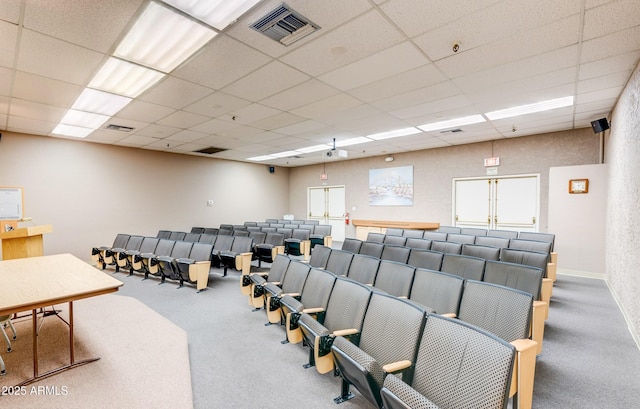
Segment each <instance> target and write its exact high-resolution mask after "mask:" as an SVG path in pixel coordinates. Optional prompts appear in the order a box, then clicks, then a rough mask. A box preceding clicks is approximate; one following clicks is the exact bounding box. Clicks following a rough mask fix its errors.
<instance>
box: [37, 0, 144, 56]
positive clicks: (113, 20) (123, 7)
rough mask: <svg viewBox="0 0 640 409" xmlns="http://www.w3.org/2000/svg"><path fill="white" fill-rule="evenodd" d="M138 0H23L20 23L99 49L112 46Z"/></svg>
mask: <svg viewBox="0 0 640 409" xmlns="http://www.w3.org/2000/svg"><path fill="white" fill-rule="evenodd" d="M142 3H143V1H142V0H65V1H63V2H55V1H53V2H52V1H45V2H40V1H27V2H26V5H25V13H24V26H25V27H26V28H27V29H30V30H33V31H37V32H40V33H43V34H46V35H49V36H51V37H56V38H59V39H61V40H64V41H66V42H69V43H72V44H77V45H80V46H83V47H86V48H89V49H92V50H97V51H100V52H102V53H106V52H108V51H109V50H110V49H111V48H112V47H114V45H115V43H116V41H117V40H118V38H119V37H120V35H121V33H122V31H123V30H124V29H125V28H126V27H127V26H128V25H129V23H130V21H131V20H132V18H133V17H134V15H135V14H136V11H137V10H138V7H140V5H141V4H142Z"/></svg>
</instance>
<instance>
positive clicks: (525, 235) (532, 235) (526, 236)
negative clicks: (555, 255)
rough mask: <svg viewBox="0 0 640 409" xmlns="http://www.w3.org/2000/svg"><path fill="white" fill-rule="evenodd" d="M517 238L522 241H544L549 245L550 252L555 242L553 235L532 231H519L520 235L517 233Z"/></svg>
mask: <svg viewBox="0 0 640 409" xmlns="http://www.w3.org/2000/svg"><path fill="white" fill-rule="evenodd" d="M518 238H519V239H523V240H535V241H546V242H548V243H551V251H553V245H554V243H555V241H556V235H555V234H552V233H542V232H533V231H521V232H520V233H518Z"/></svg>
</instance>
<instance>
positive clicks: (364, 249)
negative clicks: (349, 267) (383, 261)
mask: <svg viewBox="0 0 640 409" xmlns="http://www.w3.org/2000/svg"><path fill="white" fill-rule="evenodd" d="M382 249H384V244H382V243H376V242H374V241H363V242H362V245H361V246H360V254H364V255H365V256H371V257H376V258H380V256H381V255H382Z"/></svg>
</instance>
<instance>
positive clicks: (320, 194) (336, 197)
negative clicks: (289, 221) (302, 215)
mask: <svg viewBox="0 0 640 409" xmlns="http://www.w3.org/2000/svg"><path fill="white" fill-rule="evenodd" d="M307 208H308V211H307V215H308V219H309V220H318V221H319V222H320V224H329V225H331V237H332V239H333V240H334V241H340V242H341V241H344V237H345V222H344V216H345V195H344V186H321V187H310V188H308V200H307Z"/></svg>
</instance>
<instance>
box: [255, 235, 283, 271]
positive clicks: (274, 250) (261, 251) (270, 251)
mask: <svg viewBox="0 0 640 409" xmlns="http://www.w3.org/2000/svg"><path fill="white" fill-rule="evenodd" d="M254 250H255V256H256V258H257V259H258V267H260V266H261V265H262V262H263V261H264V262H267V263H273V260H274V259H275V257H276V256H277V255H278V254H283V253H284V234H282V233H276V232H273V233H272V232H269V233H267V236H266V237H265V239H264V243H261V244H256V246H255V247H254Z"/></svg>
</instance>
